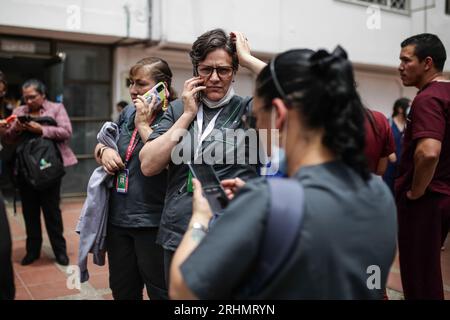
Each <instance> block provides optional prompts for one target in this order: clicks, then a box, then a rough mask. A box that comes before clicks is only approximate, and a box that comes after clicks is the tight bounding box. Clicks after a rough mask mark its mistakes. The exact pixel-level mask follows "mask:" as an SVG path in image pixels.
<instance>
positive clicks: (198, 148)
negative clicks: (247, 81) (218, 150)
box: [140, 29, 264, 281]
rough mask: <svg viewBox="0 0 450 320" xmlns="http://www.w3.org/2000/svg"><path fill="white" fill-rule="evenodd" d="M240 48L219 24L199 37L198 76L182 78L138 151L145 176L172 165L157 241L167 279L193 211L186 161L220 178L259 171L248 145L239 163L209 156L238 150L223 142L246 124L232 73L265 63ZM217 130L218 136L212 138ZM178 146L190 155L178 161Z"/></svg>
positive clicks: (194, 56) (195, 50) (246, 104)
mask: <svg viewBox="0 0 450 320" xmlns="http://www.w3.org/2000/svg"><path fill="white" fill-rule="evenodd" d="M236 39H239V40H240V41H239V42H238V44H239V45H238V47H237V48H236V47H235V43H234V42H236ZM240 47H242V48H246V47H248V44H247V41H246V39H245V38H244V37H243V35H242V34H241V33H236V34H232V35H231V36H228V35H227V34H225V32H224V31H223V30H221V29H215V30H211V31H208V32H206V33H204V34H202V35H201V36H200V37H198V39H197V40H196V41H195V42H194V44H193V45H192V50H191V52H190V56H191V60H192V65H193V71H194V77H193V78H191V79H189V80H187V81H186V82H185V83H184V89H183V94H182V99H180V100H177V101H174V102H173V103H172V104H171V106H170V107H169V109H168V110H167V112H166V113H165V115H164V117H163V119H162V120H161V123H160V125H159V126H158V128H156V129H155V130H154V131H153V134H152V135H151V136H150V138H149V141H148V142H147V143H146V144H145V146H144V147H143V148H142V151H141V153H140V159H141V163H142V164H141V168H142V172H143V173H144V174H145V175H147V176H151V175H155V174H158V173H159V172H161V170H164V169H165V168H166V167H168V170H169V173H168V189H167V196H166V200H165V205H164V212H163V215H162V219H161V226H160V230H159V234H158V243H159V244H161V245H162V246H163V247H164V259H165V261H164V265H165V268H166V281H167V276H168V270H169V267H170V261H171V259H172V255H173V253H174V251H175V250H176V248H177V247H178V245H179V243H180V241H181V238H182V236H183V234H184V232H185V231H186V228H187V226H188V223H189V219H190V217H191V214H192V191H193V190H192V176H191V174H190V171H189V168H188V165H187V163H188V162H193V161H194V159H196V161H197V160H200V161H201V162H202V163H205V162H206V163H208V164H213V165H214V170H215V171H216V173H217V175H218V177H219V178H220V179H221V180H222V179H230V178H236V177H240V178H241V179H243V180H246V179H248V178H251V177H255V176H257V171H256V165H254V164H251V163H250V161H249V149H248V145H247V146H245V148H244V150H245V154H240V155H239V156H242V160H243V161H242V162H240V163H236V161H233V162H232V163H228V161H227V160H228V158H227V159H225V156H224V157H223V159H222V158H221V159H219V160H218V161H217V159H207V158H206V156H205V154H210V153H209V150H211V149H214V147H216V146H217V145H218V144H222V145H224V149H225V150H227V152H228V151H229V152H230V153H231V154H234V153H235V152H236V150H240V149H239V147H238V146H235V145H234V143H233V144H231V147H229V144H223V141H225V139H226V138H224V137H225V136H226V132H229V130H236V129H244V128H245V123H244V121H242V117H243V115H245V114H246V113H247V112H248V110H249V108H250V105H251V102H252V101H251V99H250V98H243V97H240V96H238V95H236V94H235V92H234V88H233V82H234V78H235V76H236V72H237V70H238V66H239V64H241V65H242V66H243V67H246V68H248V69H250V70H251V71H252V72H254V73H255V74H256V73H258V71H259V70H260V69H261V68H262V66H264V63H262V62H261V61H259V60H257V59H255V58H253V57H251V56H250V58H247V59H243V60H242V61H244V62H245V63H242V62H241V63H240V62H239V61H240V59H241V56H239V60H238V54H239V52H245V53H246V52H247V51H244V50H241V49H240ZM247 61H251V62H252V63H248V62H247ZM180 132H181V133H180ZM185 133H187V134H186V135H185V136H184V137H183V139H182V141H181V142H179V141H180V138H181V136H182V135H183V134H185ZM217 135H220V137H219V138H218V139H216V140H214V138H216V137H217ZM179 146H183V148H182V149H183V151H184V150H190V151H191V152H190V155H186V154H183V158H182V159H181V161H174V159H173V157H172V155H173V150H174V148H178V147H179ZM230 149H231V150H230ZM233 160H234V159H233Z"/></svg>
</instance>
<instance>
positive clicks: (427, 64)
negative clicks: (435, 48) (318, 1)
mask: <svg viewBox="0 0 450 320" xmlns="http://www.w3.org/2000/svg"><path fill="white" fill-rule="evenodd" d="M433 66H434V61H433V58H431V57H426V58H425V59H424V67H425V71H428V70H431V68H433Z"/></svg>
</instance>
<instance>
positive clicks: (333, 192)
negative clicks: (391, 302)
mask: <svg viewBox="0 0 450 320" xmlns="http://www.w3.org/2000/svg"><path fill="white" fill-rule="evenodd" d="M241 63H245V61H241ZM255 87H256V89H255V98H254V105H253V113H254V116H255V117H256V126H257V128H258V129H278V130H280V140H281V145H282V146H284V150H285V153H286V161H287V164H286V166H287V172H288V176H289V177H290V179H289V180H290V182H291V183H292V182H294V183H296V184H297V186H298V187H301V189H303V192H304V198H303V199H304V200H303V204H302V205H301V206H299V207H298V208H297V206H296V207H294V209H296V210H298V212H299V213H300V211H301V210H303V220H302V221H301V223H300V225H299V228H298V234H297V238H296V240H295V242H294V246H293V249H292V250H290V251H288V252H289V253H288V257H287V258H286V260H285V261H284V263H282V264H281V265H280V267H279V269H278V270H277V271H276V272H275V273H274V275H273V277H272V278H271V279H270V281H269V282H268V283H267V285H265V286H264V287H262V288H261V289H260V290H259V291H255V292H253V293H251V294H250V295H249V294H248V293H249V291H247V290H243V289H244V288H246V287H247V281H248V279H249V277H250V275H252V274H254V273H255V271H256V270H257V269H258V267H259V266H258V263H259V260H258V259H259V258H258V256H259V254H260V253H261V250H262V243H263V240H264V239H263V238H264V236H265V231H266V229H267V228H268V227H267V223H268V211H269V208H270V207H271V201H272V202H276V201H278V200H276V199H275V200H271V199H272V193H273V192H274V190H273V189H271V187H270V186H271V185H272V183H271V181H272V180H273V179H270V180H267V179H263V178H257V179H253V180H251V181H248V182H247V183H246V184H245V186H243V187H242V188H241V189H240V190H238V191H237V193H236V194H235V196H234V198H233V200H232V201H231V202H230V204H229V205H228V207H227V208H226V209H225V211H224V214H223V215H222V216H221V217H220V218H219V219H217V220H216V222H215V223H214V224H213V226H212V227H211V228H210V230H208V224H209V221H210V219H211V211H210V207H209V204H208V202H207V200H206V199H205V198H204V196H203V195H202V192H201V184H200V183H199V182H198V181H197V180H194V190H195V191H194V197H193V214H192V217H191V220H190V223H189V227H188V229H187V232H186V233H185V234H184V237H183V240H182V242H181V244H180V246H179V247H178V250H177V251H176V253H175V255H174V258H173V262H172V266H171V278H170V280H171V281H170V289H169V294H170V296H171V298H175V299H187V298H198V299H218V298H219V299H227V298H250V299H381V298H382V297H383V292H384V288H385V284H386V280H387V276H388V273H389V269H390V267H391V263H392V262H393V259H394V255H395V246H396V229H397V225H396V220H395V219H396V218H395V217H396V215H395V204H394V200H393V198H392V195H391V194H390V191H389V189H388V187H387V186H386V185H385V183H384V182H383V181H381V179H378V178H375V177H374V176H373V175H371V174H370V172H369V169H368V167H367V161H366V158H365V156H364V146H365V134H364V108H363V106H362V104H361V101H360V98H359V96H358V94H357V92H356V89H355V87H354V76H353V69H352V66H351V63H350V61H349V60H348V59H347V54H346V52H345V51H344V50H343V49H342V48H340V47H338V48H336V50H335V51H334V52H333V53H328V52H327V51H324V50H319V51H317V52H315V51H312V50H308V49H299V50H290V51H286V52H284V53H281V54H279V55H278V56H276V57H275V58H274V59H273V60H272V61H271V63H270V65H268V66H266V67H265V68H264V69H263V70H262V71H261V73H260V74H259V75H258V77H257V80H256V86H255ZM273 118H275V121H273V120H272V119H273ZM273 126H275V127H273ZM285 180H287V179H280V180H279V182H286V181H285ZM223 184H224V186H226V187H227V188H228V191H229V192H230V191H231V192H232V193H233V190H234V189H235V188H236V184H237V182H236V181H234V182H233V181H232V180H229V181H226V182H224V183H223ZM299 196H300V194H299ZM294 198H295V196H293V197H291V198H290V199H289V201H286V202H287V203H285V204H284V205H285V206H286V207H290V206H293V203H295V200H294ZM243 213H245V214H243ZM380 230H382V232H380ZM268 241H269V242H270V239H269V240H268ZM370 270H377V272H376V273H377V275H376V276H377V277H378V278H377V279H378V282H373V281H371V280H370V276H371V275H373V271H370ZM377 283H378V284H377ZM371 284H374V285H373V286H372V285H371ZM250 292H251V291H250Z"/></svg>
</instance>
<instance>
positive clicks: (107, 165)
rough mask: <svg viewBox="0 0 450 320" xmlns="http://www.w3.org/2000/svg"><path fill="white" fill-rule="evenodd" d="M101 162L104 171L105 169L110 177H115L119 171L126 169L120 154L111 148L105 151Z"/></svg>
mask: <svg viewBox="0 0 450 320" xmlns="http://www.w3.org/2000/svg"><path fill="white" fill-rule="evenodd" d="M101 162H102V166H103V169H105V171H106V173H108V174H109V175H115V174H116V172H117V171H119V170H122V169H124V168H125V165H124V164H123V161H122V158H120V155H119V153H117V151H116V150H114V149H111V148H106V149H105V150H104V151H103V154H102V159H101Z"/></svg>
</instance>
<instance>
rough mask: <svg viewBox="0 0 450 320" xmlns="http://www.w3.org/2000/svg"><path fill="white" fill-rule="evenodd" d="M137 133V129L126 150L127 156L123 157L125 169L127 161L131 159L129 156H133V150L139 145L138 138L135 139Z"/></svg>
mask: <svg viewBox="0 0 450 320" xmlns="http://www.w3.org/2000/svg"><path fill="white" fill-rule="evenodd" d="M137 133H138V129H137V128H136V129H134V131H133V135H132V136H131V140H130V144H129V145H128V148H127V154H126V155H125V167H126V166H127V164H128V161H130V159H131V155H132V154H133V151H134V149H136V146H137V145H138V143H139V138H137V139H136V137H137Z"/></svg>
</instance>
